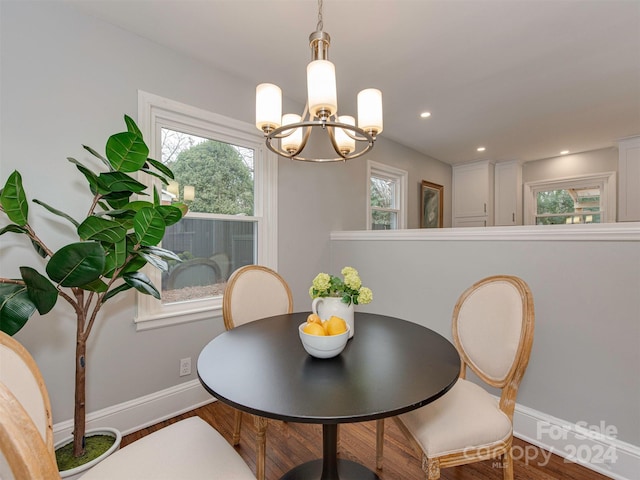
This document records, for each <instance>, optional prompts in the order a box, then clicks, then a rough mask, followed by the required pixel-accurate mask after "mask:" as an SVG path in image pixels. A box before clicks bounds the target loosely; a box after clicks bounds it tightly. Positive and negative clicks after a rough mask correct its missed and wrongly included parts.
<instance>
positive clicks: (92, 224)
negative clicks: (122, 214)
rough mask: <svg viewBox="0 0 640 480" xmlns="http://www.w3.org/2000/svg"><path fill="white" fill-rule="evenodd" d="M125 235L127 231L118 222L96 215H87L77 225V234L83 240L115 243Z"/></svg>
mask: <svg viewBox="0 0 640 480" xmlns="http://www.w3.org/2000/svg"><path fill="white" fill-rule="evenodd" d="M126 235H127V231H126V230H125V229H124V228H123V227H122V226H121V225H120V223H118V222H116V221H113V220H108V219H106V218H101V217H96V216H90V217H87V218H86V219H85V221H84V222H82V223H81V224H80V226H79V227H78V236H79V237H80V238H81V239H83V240H98V241H99V242H107V243H117V242H119V241H121V240H123V239H124V237H125V236H126Z"/></svg>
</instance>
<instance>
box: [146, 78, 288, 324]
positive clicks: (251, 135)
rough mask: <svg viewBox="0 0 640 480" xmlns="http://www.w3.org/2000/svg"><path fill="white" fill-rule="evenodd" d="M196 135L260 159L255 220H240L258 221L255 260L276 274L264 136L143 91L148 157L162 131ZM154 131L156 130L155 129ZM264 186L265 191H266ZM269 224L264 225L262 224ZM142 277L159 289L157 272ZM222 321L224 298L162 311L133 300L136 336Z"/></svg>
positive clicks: (274, 204) (272, 184)
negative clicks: (182, 130)
mask: <svg viewBox="0 0 640 480" xmlns="http://www.w3.org/2000/svg"><path fill="white" fill-rule="evenodd" d="M181 124H182V125H184V126H185V127H184V128H188V130H189V131H190V132H194V129H195V131H196V132H197V133H199V134H200V135H201V136H203V137H206V138H212V137H213V138H215V139H219V140H222V141H225V142H229V143H232V144H236V145H243V146H250V147H252V148H254V150H255V151H256V157H257V158H258V159H262V160H261V161H256V162H255V164H254V179H255V191H254V198H255V199H256V200H259V201H256V202H255V205H256V210H255V212H254V216H253V217H243V220H251V219H261V220H262V221H259V222H258V223H257V225H258V231H257V232H256V234H257V238H258V239H259V241H258V249H257V252H256V254H257V260H256V262H257V263H259V264H260V265H265V266H268V267H270V268H273V269H274V270H277V268H278V231H277V225H278V190H277V186H278V182H277V180H278V158H277V156H276V155H275V154H274V153H272V152H271V151H269V150H268V149H267V148H266V146H265V144H264V139H263V136H262V134H261V133H260V132H258V131H257V129H256V128H255V126H254V125H251V124H248V123H245V122H242V121H239V120H236V119H233V118H228V117H225V116H222V115H218V114H215V113H212V112H208V111H206V110H202V109H200V108H197V107H193V106H191V105H186V104H183V103H180V102H176V101H173V100H169V99H167V98H164V97H161V96H158V95H154V94H151V93H148V92H144V91H142V90H139V91H138V127H139V128H140V130H141V131H142V134H143V136H144V138H145V141H146V143H147V144H148V145H149V149H150V151H149V156H150V157H151V158H156V159H160V157H161V152H159V151H158V145H159V138H160V134H161V133H160V131H161V128H162V127H163V126H166V127H169V128H180V125H181ZM154 127H155V128H154ZM265 186H267V187H268V188H264V187H265ZM266 219H268V220H266ZM144 271H145V273H146V274H147V275H148V276H149V278H150V279H151V281H152V282H153V284H154V285H156V286H159V285H160V283H161V272H160V271H159V270H158V269H155V268H151V267H145V270H144ZM220 315H222V297H216V298H209V299H201V300H195V301H190V302H181V303H175V304H169V305H163V304H162V302H161V301H159V300H156V299H155V298H153V297H152V296H151V295H143V294H140V293H138V294H137V313H136V317H135V319H134V322H135V324H136V329H137V330H148V329H151V328H158V327H164V326H169V325H176V324H181V323H186V322H193V321H197V320H203V319H210V318H212V317H217V316H220Z"/></svg>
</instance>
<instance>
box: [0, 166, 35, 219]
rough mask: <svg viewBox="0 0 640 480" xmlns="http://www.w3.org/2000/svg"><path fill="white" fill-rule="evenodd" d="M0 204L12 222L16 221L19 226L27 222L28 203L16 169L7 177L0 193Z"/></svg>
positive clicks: (20, 177)
mask: <svg viewBox="0 0 640 480" xmlns="http://www.w3.org/2000/svg"><path fill="white" fill-rule="evenodd" d="M0 204H2V208H3V209H4V212H5V213H6V214H7V217H9V220H11V221H12V222H13V223H17V224H18V225H20V226H21V227H24V226H25V225H26V224H27V216H28V215H29V205H28V203H27V196H26V195H25V193H24V188H22V176H21V175H20V173H19V172H17V171H16V170H14V171H13V173H11V175H9V178H7V183H5V185H4V188H3V189H2V194H0Z"/></svg>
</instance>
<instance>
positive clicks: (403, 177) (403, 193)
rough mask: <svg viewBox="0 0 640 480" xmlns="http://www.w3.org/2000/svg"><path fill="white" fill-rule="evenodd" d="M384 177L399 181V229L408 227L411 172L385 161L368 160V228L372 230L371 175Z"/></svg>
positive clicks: (397, 193)
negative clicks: (387, 163) (408, 187)
mask: <svg viewBox="0 0 640 480" xmlns="http://www.w3.org/2000/svg"><path fill="white" fill-rule="evenodd" d="M372 176H373V177H382V178H387V179H389V180H392V181H394V182H397V184H398V187H399V189H398V190H399V191H397V192H396V195H397V199H396V200H397V202H398V208H397V210H398V228H397V229H398V230H402V229H405V228H407V205H408V204H409V202H408V198H409V197H408V192H407V185H408V179H409V174H408V172H407V171H406V170H401V169H399V168H396V167H392V166H390V165H385V164H384V163H378V162H375V161H373V160H367V179H366V180H367V198H366V202H367V208H366V212H367V220H366V226H367V230H371V177H372Z"/></svg>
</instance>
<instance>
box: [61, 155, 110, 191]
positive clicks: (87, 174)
mask: <svg viewBox="0 0 640 480" xmlns="http://www.w3.org/2000/svg"><path fill="white" fill-rule="evenodd" d="M85 148H86V147H85ZM67 160H69V161H70V162H71V163H73V164H75V166H76V168H77V169H78V170H80V172H81V173H82V174H83V175H84V178H86V179H87V182H88V183H89V190H90V191H91V193H93V194H94V195H96V194H97V193H104V192H99V189H100V186H99V185H98V175H96V174H95V173H93V172H92V171H91V170H89V169H88V168H87V167H85V166H84V165H83V164H81V163H80V162H79V161H78V160H76V159H75V158H73V157H67Z"/></svg>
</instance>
